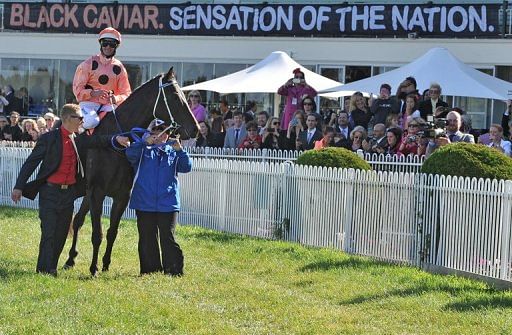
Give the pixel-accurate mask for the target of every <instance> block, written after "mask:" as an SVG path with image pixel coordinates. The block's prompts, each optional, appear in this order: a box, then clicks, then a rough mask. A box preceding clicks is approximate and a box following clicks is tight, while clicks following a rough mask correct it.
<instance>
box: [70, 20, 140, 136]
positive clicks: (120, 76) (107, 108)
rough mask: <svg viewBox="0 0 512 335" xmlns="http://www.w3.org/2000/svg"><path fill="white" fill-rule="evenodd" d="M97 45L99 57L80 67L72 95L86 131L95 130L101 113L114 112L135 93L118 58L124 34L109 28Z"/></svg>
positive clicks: (104, 30) (90, 58)
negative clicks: (81, 115)
mask: <svg viewBox="0 0 512 335" xmlns="http://www.w3.org/2000/svg"><path fill="white" fill-rule="evenodd" d="M98 42H99V45H100V53H99V54H96V55H94V56H91V57H89V58H87V59H86V60H85V61H83V62H82V63H80V65H78V67H77V68H76V72H75V76H74V78H73V93H74V94H75V97H76V100H77V101H78V102H79V103H80V108H82V112H83V114H84V123H83V125H82V127H83V128H85V129H92V128H95V127H96V126H97V125H98V124H99V123H100V116H99V115H98V113H99V112H111V111H112V110H114V109H115V108H116V107H117V106H119V105H120V104H122V103H123V102H124V101H125V100H126V99H127V98H128V96H129V95H130V94H131V93H132V89H131V86H130V82H129V81H128V73H127V72H126V68H125V67H124V65H123V63H121V61H119V60H118V59H116V58H115V55H116V51H117V48H118V47H119V46H120V45H121V34H120V33H119V31H117V30H116V29H114V28H112V27H107V28H105V29H103V30H102V31H100V33H99V35H98ZM104 115H105V113H103V116H104Z"/></svg>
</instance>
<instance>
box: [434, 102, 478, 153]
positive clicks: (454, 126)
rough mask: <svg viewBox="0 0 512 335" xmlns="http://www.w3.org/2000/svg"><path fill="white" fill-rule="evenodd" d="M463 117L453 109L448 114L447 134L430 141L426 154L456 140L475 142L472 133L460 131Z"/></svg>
mask: <svg viewBox="0 0 512 335" xmlns="http://www.w3.org/2000/svg"><path fill="white" fill-rule="evenodd" d="M461 125H462V118H461V116H460V114H459V113H457V112H456V111H451V112H449V113H448V115H446V134H445V136H439V137H437V138H435V139H430V140H429V142H428V146H427V150H426V156H427V157H428V156H430V154H432V152H434V151H435V150H436V149H437V148H439V147H442V146H444V145H447V144H450V143H455V142H466V143H475V137H474V136H473V135H471V134H465V133H463V132H461V131H460V127H461Z"/></svg>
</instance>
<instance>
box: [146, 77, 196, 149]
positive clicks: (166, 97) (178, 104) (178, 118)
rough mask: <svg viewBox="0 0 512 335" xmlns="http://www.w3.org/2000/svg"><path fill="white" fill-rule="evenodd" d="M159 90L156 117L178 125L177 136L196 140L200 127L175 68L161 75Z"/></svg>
mask: <svg viewBox="0 0 512 335" xmlns="http://www.w3.org/2000/svg"><path fill="white" fill-rule="evenodd" d="M158 86H159V87H158V89H159V90H160V94H159V95H158V98H157V101H156V108H155V112H154V116H155V117H156V118H159V119H162V120H164V121H166V123H167V122H170V123H171V124H172V122H173V121H174V122H175V123H176V124H177V129H176V130H175V132H174V133H175V134H179V135H180V138H181V139H184V140H186V139H189V138H194V137H196V135H197V132H198V130H199V126H198V124H197V121H196V119H195V117H194V115H193V114H192V112H191V111H190V108H189V106H188V103H187V99H186V97H185V95H184V94H183V91H182V90H181V88H180V86H179V85H178V82H177V81H176V77H175V76H174V71H173V68H172V67H171V68H170V69H169V71H168V72H167V73H165V74H161V75H160V79H159V84H158Z"/></svg>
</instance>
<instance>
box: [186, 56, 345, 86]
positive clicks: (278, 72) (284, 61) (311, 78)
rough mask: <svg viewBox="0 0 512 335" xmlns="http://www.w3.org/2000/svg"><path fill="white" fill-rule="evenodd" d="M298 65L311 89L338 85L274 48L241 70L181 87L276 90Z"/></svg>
mask: <svg viewBox="0 0 512 335" xmlns="http://www.w3.org/2000/svg"><path fill="white" fill-rule="evenodd" d="M296 68H300V69H301V70H302V71H303V72H304V75H305V78H306V82H307V83H308V84H309V85H310V86H311V87H313V88H314V89H315V90H317V91H320V90H325V89H327V88H330V87H333V86H337V85H341V83H340V82H337V81H335V80H331V79H328V78H326V77H323V76H321V75H319V74H317V73H315V72H312V71H310V70H308V69H305V68H304V67H303V66H301V65H300V64H299V63H297V62H296V61H294V60H293V59H292V58H290V56H288V55H287V54H286V53H285V52H282V51H274V52H272V53H271V54H270V55H269V56H267V57H266V58H265V59H263V60H261V61H259V62H258V63H256V64H254V65H253V66H251V67H248V68H246V69H244V70H241V71H238V72H235V73H232V74H228V75H226V76H223V77H219V78H216V79H212V80H208V81H205V82H202V83H199V84H194V85H189V86H186V87H183V88H182V89H183V90H184V91H189V90H205V91H214V92H219V93H221V94H226V93H276V92H277V89H278V88H279V87H280V86H281V85H283V84H284V83H285V82H286V81H287V80H288V79H290V78H292V77H293V70H294V69H296Z"/></svg>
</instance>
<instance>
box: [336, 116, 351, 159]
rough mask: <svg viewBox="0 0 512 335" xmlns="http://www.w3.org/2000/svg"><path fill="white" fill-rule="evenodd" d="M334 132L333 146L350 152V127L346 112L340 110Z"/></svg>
mask: <svg viewBox="0 0 512 335" xmlns="http://www.w3.org/2000/svg"><path fill="white" fill-rule="evenodd" d="M334 130H335V131H336V134H335V135H334V146H335V147H340V148H345V149H349V150H352V148H351V147H352V141H351V140H350V133H351V132H352V127H350V122H349V119H348V112H347V111H345V110H342V111H341V112H339V114H338V118H337V120H336V125H335V126H334Z"/></svg>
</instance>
